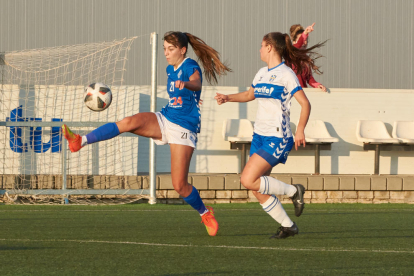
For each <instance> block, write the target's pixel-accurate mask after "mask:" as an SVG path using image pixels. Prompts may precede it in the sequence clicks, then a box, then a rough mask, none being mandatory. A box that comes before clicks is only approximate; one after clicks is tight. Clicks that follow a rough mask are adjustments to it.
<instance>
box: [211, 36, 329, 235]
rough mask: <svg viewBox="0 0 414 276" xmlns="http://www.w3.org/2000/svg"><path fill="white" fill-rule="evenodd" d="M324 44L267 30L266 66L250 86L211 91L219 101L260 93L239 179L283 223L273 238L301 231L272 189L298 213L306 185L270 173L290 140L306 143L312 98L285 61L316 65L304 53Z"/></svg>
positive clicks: (287, 149) (284, 156)
mask: <svg viewBox="0 0 414 276" xmlns="http://www.w3.org/2000/svg"><path fill="white" fill-rule="evenodd" d="M322 45H323V44H317V45H315V46H313V47H311V48H309V49H307V50H306V49H303V50H300V49H297V48H295V47H294V46H293V45H292V43H291V41H290V38H289V35H287V34H282V33H268V34H267V35H265V36H264V37H263V40H262V46H261V49H260V58H261V60H262V61H264V62H266V64H267V66H266V67H263V68H261V69H260V70H259V72H258V73H257V74H256V76H255V78H254V79H253V83H252V85H251V87H250V89H249V90H248V91H245V92H242V93H238V94H232V95H223V94H220V93H217V95H216V96H215V99H216V100H217V103H218V104H219V105H221V104H223V103H226V102H249V101H252V100H254V99H256V98H257V99H258V108H257V117H256V122H255V125H254V134H253V141H252V145H251V149H250V159H249V161H248V162H247V164H246V167H245V168H244V170H243V172H242V175H241V183H242V184H243V186H244V187H246V188H247V189H250V190H252V191H253V193H254V194H255V196H256V197H257V199H258V200H259V202H260V204H261V205H262V207H263V209H264V210H265V211H266V212H267V213H268V214H269V215H270V216H271V217H272V218H273V219H275V220H276V221H277V222H278V223H280V224H281V227H280V228H279V230H278V232H277V233H276V234H275V235H274V236H272V238H278V239H283V238H287V237H289V236H294V235H295V234H298V233H299V230H298V227H297V226H296V224H295V223H294V222H292V221H291V220H290V218H289V217H288V215H287V214H286V212H285V210H284V209H283V207H282V205H281V203H280V201H279V200H278V199H277V197H275V196H274V195H288V196H289V197H290V198H291V199H292V201H293V204H294V206H295V215H296V216H300V215H301V214H302V211H303V208H304V201H303V194H304V193H305V188H304V187H303V186H302V185H300V184H295V185H288V184H285V183H283V182H281V181H279V180H277V179H275V178H272V177H269V175H270V172H271V170H272V168H273V167H274V166H276V165H277V164H279V163H283V164H284V163H285V162H286V159H287V157H288V155H289V152H290V150H291V149H292V146H293V143H295V147H296V149H297V147H298V146H300V145H301V144H303V146H305V134H304V130H305V126H306V124H307V122H308V118H309V114H310V103H309V101H308V99H307V97H306V95H305V93H304V92H303V90H302V87H301V86H300V84H299V81H298V79H297V77H296V75H295V73H294V72H293V71H292V69H291V68H289V67H290V66H292V65H294V66H296V68H297V69H298V71H299V72H301V70H302V69H303V66H309V67H310V68H313V69H314V70H315V69H318V67H317V66H316V65H315V64H314V60H313V59H311V58H309V56H308V54H310V55H311V56H312V54H315V53H314V52H312V50H313V49H315V48H317V47H320V46H322ZM282 59H283V60H284V62H282ZM285 63H286V64H285ZM292 97H294V98H295V99H296V100H297V101H298V102H299V104H300V105H301V113H300V119H299V124H298V126H297V131H296V135H295V142H293V138H292V132H291V130H290V124H289V122H290V105H291V98H292Z"/></svg>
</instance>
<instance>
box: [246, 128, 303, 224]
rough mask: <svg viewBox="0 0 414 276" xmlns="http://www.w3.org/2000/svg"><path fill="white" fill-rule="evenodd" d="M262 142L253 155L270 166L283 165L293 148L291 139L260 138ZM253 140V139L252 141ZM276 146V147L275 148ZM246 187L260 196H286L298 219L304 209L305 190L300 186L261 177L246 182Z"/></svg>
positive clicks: (264, 176)
mask: <svg viewBox="0 0 414 276" xmlns="http://www.w3.org/2000/svg"><path fill="white" fill-rule="evenodd" d="M260 138H261V139H262V140H263V141H262V142H261V144H260V147H257V145H255V153H256V154H257V155H258V156H260V157H262V159H264V160H266V161H267V162H268V163H269V164H271V165H272V166H276V165H277V164H279V163H282V164H284V163H285V162H286V160H287V157H288V155H289V152H290V150H291V149H292V147H293V138H292V137H289V138H277V137H263V136H261V137H260ZM254 140H255V137H254V138H253V141H252V146H253V142H254ZM275 146H276V147H275ZM246 185H250V187H246V188H248V189H251V190H253V191H258V192H259V193H261V194H267V195H287V196H288V197H290V198H291V199H292V202H293V205H294V206H295V215H296V216H297V217H299V216H300V215H301V214H302V212H303V209H304V206H305V204H304V199H303V196H304V193H305V188H304V187H303V186H302V185H301V184H294V185H289V184H286V183H284V182H282V181H280V180H278V179H276V178H273V177H269V176H268V175H267V176H266V175H263V176H262V177H260V179H257V180H255V181H254V182H251V181H250V182H247V183H246Z"/></svg>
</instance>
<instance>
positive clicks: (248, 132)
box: [222, 119, 253, 142]
mask: <svg viewBox="0 0 414 276" xmlns="http://www.w3.org/2000/svg"><path fill="white" fill-rule="evenodd" d="M222 134H223V138H224V140H225V141H230V142H251V141H252V139H253V125H252V122H250V121H249V120H247V119H227V120H224V122H223V130H222Z"/></svg>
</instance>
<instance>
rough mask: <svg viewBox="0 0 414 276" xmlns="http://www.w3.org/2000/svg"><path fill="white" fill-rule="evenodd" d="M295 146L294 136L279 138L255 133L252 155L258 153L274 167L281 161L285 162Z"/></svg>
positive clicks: (251, 149) (251, 148)
mask: <svg viewBox="0 0 414 276" xmlns="http://www.w3.org/2000/svg"><path fill="white" fill-rule="evenodd" d="M292 147H293V137H288V138H279V137H274V136H262V135H259V134H257V133H254V134H253V141H252V145H251V147H250V156H252V155H253V154H255V153H256V154H257V155H259V156H261V157H263V159H264V160H266V161H267V162H268V163H269V164H270V165H271V166H272V167H274V166H276V165H277V164H279V163H282V164H285V163H286V160H287V157H288V155H289V152H290V151H291V149H292Z"/></svg>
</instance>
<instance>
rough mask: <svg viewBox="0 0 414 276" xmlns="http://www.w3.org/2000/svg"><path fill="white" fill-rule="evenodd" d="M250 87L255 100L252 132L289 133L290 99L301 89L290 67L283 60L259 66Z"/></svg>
mask: <svg viewBox="0 0 414 276" xmlns="http://www.w3.org/2000/svg"><path fill="white" fill-rule="evenodd" d="M252 87H253V88H254V96H255V97H256V99H257V101H258V107H257V116H256V122H255V124H254V132H255V133H257V134H259V135H262V136H275V137H280V138H286V137H291V136H292V131H291V130H290V106H291V99H292V96H293V94H295V93H296V92H297V91H299V90H302V87H301V86H300V83H299V80H298V78H297V77H296V74H295V73H294V72H293V70H292V69H290V68H289V67H288V66H286V65H285V64H284V62H282V63H281V64H279V65H278V66H276V67H273V68H271V69H268V68H267V67H263V68H261V69H260V70H259V72H257V74H256V76H255V77H254V79H253V83H252Z"/></svg>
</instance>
